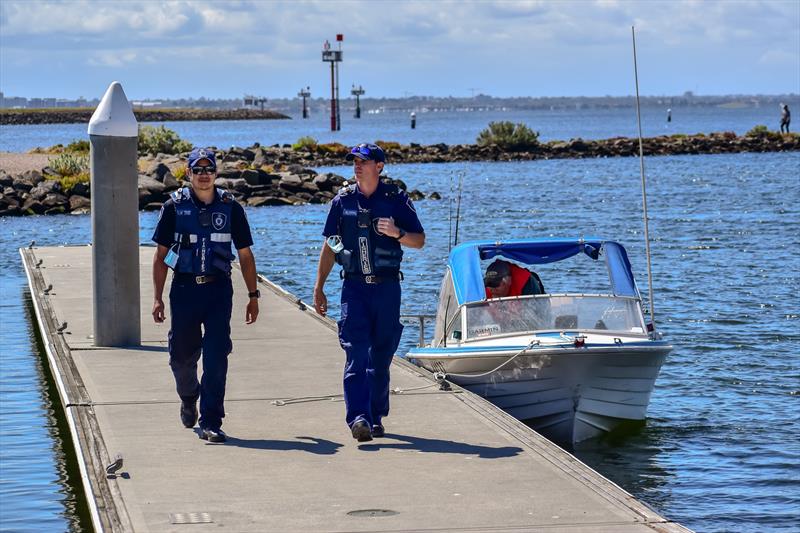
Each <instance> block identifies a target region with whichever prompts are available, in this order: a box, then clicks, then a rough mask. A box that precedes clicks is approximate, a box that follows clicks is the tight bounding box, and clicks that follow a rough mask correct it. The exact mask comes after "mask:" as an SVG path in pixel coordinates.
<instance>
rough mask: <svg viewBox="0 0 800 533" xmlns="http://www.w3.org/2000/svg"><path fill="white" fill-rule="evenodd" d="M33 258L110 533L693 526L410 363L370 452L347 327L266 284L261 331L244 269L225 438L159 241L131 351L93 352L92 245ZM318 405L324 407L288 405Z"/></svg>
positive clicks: (52, 347) (100, 518) (30, 264)
mask: <svg viewBox="0 0 800 533" xmlns="http://www.w3.org/2000/svg"><path fill="white" fill-rule="evenodd" d="M21 254H22V257H23V261H24V264H25V269H26V272H27V274H28V279H29V282H30V285H31V294H32V298H33V303H34V308H35V313H36V317H37V321H38V323H39V328H40V330H41V332H42V337H43V340H44V343H45V346H46V349H47V352H48V358H49V360H50V366H51V369H52V371H53V373H54V376H55V380H56V382H57V385H58V388H59V393H60V395H61V401H62V405H63V406H64V409H65V412H66V414H67V418H68V421H69V424H70V428H71V431H72V436H73V443H74V445H75V447H76V449H77V455H78V460H79V462H80V464H81V470H82V474H83V478H84V479H83V481H84V486H85V489H86V492H87V495H88V498H89V500H90V502H89V504H90V507H91V509H92V515H93V521H94V523H95V528H96V529H97V530H102V531H159V532H160V531H175V532H183V531H190V532H202V531H236V532H246V531H259V532H261V531H281V532H284V531H285V532H288V531H315V532H316V531H428V532H430V531H437V532H443V531H472V532H475V531H494V532H496V531H548V532H552V531H565V532H637V531H642V532H646V531H661V532H669V531H688V530H686V529H685V528H683V527H682V526H680V525H678V524H675V523H673V522H670V521H669V520H667V519H665V518H664V517H662V516H660V515H658V514H657V513H656V512H654V511H653V510H651V509H650V508H649V507H647V506H646V505H644V504H642V503H640V502H638V501H636V500H635V499H634V498H633V497H632V496H631V495H629V494H628V493H626V492H625V491H623V490H622V489H620V488H619V487H617V486H616V485H614V484H612V483H611V482H609V481H608V480H606V479H605V478H603V477H602V476H600V475H599V474H597V473H596V472H594V471H592V470H591V469H589V468H588V467H586V466H585V465H583V464H582V463H580V462H579V461H578V460H576V459H575V458H574V457H573V456H571V455H570V454H568V453H566V452H564V451H563V450H561V449H560V448H559V447H557V446H555V445H554V444H551V443H550V442H549V441H547V440H546V439H544V438H542V437H540V436H539V435H538V434H536V433H535V432H534V431H533V430H531V429H530V428H528V427H527V426H525V425H523V424H521V423H520V422H518V421H516V420H515V419H513V418H511V417H510V416H508V415H506V414H505V413H503V412H502V411H501V410H499V409H497V408H495V407H494V406H492V405H491V404H489V403H487V402H485V401H484V400H482V399H481V398H479V397H477V396H475V395H473V394H471V393H469V392H466V391H460V390H458V389H457V388H456V390H455V391H454V392H446V391H440V390H438V387H437V386H436V385H435V383H434V382H433V381H432V380H431V379H430V377H429V376H428V374H427V372H425V371H422V370H420V369H417V368H416V367H414V366H412V365H410V364H409V363H407V362H405V361H402V360H397V359H398V358H396V362H395V364H394V365H393V367H392V387H393V388H399V389H401V390H404V391H405V392H400V393H398V394H393V395H392V398H391V402H392V412H391V415H390V416H389V417H388V418H387V419H386V430H387V435H386V437H385V438H382V439H376V440H373V441H372V442H369V443H365V444H360V445H359V444H358V443H357V442H356V441H354V440H353V439H352V437H351V436H350V433H349V431H348V429H347V427H346V425H345V423H344V406H343V404H342V403H341V401H340V397H334V399H330V398H327V397H328V396H334V395H338V394H340V393H341V388H342V385H341V375H342V368H343V363H344V354H343V352H342V350H341V348H340V347H339V344H338V340H337V337H336V331H335V323H333V322H332V321H331V320H328V319H322V318H321V317H319V316H318V315H316V314H315V313H314V312H313V310H312V309H309V308H307V307H306V306H305V305H303V304H302V302H299V301H298V300H297V299H296V298H295V297H293V296H291V295H289V294H288V293H285V292H284V291H282V290H281V289H280V288H278V287H276V286H275V285H272V284H271V283H269V282H268V281H266V280H261V282H260V283H261V290H262V295H263V297H262V300H261V314H260V316H259V319H258V322H257V323H256V324H255V325H252V326H246V325H245V324H244V308H245V298H246V292H247V291H246V289H245V287H244V284H243V282H242V280H241V276H240V275H239V273H238V271H236V272H234V288H235V289H234V290H235V291H236V295H235V301H234V319H233V324H232V329H233V333H232V336H233V342H234V351H233V354H231V356H230V367H229V374H228V388H227V395H226V412H227V417H226V418H225V421H224V429H225V430H226V432H227V433H228V435H229V437H230V439H229V441H228V442H227V443H226V444H209V443H207V442H205V441H202V440H200V439H198V436H197V434H196V433H195V431H194V430H191V429H185V428H183V426H182V425H181V422H180V419H179V416H178V409H179V405H180V403H179V400H178V398H177V396H176V394H175V390H174V383H173V380H172V374H171V372H170V369H169V366H168V353H167V348H166V337H167V331H168V328H169V326H168V325H166V324H165V325H156V324H155V323H153V320H152V318H151V317H150V301H151V299H150V295H151V294H152V290H151V286H150V264H151V259H152V254H153V248H147V247H143V248H141V249H140V265H141V280H142V287H141V294H142V309H141V312H142V346H141V347H136V348H130V349H117V348H95V347H94V346H93V345H92V337H91V334H92V310H91V305H92V295H91V275H92V273H91V248H89V247H86V246H83V247H79V246H76V247H60V248H33V249H27V248H26V249H23V250H21ZM165 292H166V291H165ZM122 304H123V302H120V305H122ZM167 324H168V322H167ZM410 389H414V390H410ZM309 396H311V397H322V398H323V399H317V400H314V399H313V398H311V399H310V400H312V401H299V402H292V401H289V402H286V404H285V405H282V403H283V402H281V401H278V400H287V399H291V398H300V397H309ZM117 454H121V456H122V467H121V468H119V469H118V470H117V471H116V472H115V473H114V474H111V475H107V473H106V470H105V468H106V465H108V464H110V463H112V462H113V461H114V458H115V456H117Z"/></svg>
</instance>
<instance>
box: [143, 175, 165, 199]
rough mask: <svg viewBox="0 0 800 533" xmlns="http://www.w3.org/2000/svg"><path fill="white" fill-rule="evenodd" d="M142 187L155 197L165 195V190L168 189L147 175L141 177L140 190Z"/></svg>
mask: <svg viewBox="0 0 800 533" xmlns="http://www.w3.org/2000/svg"><path fill="white" fill-rule="evenodd" d="M142 187H144V188H145V189H147V190H148V191H149V192H150V194H155V195H160V194H164V189H165V188H166V187H165V186H164V184H163V183H161V182H160V181H157V180H155V179H154V178H151V177H149V176H145V175H139V188H140V189H141V188H142Z"/></svg>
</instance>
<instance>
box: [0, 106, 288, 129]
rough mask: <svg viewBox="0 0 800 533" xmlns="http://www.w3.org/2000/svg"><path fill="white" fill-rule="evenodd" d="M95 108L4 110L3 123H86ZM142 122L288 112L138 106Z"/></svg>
mask: <svg viewBox="0 0 800 533" xmlns="http://www.w3.org/2000/svg"><path fill="white" fill-rule="evenodd" d="M92 113H94V109H92V108H90V107H86V108H63V109H0V125H3V126H18V125H25V124H85V123H88V122H89V119H90V118H91V117H92ZM133 114H134V116H135V117H136V120H137V121H139V122H182V121H189V120H277V119H290V118H291V117H289V116H288V115H284V114H283V113H278V112H277V111H271V110H269V109H265V110H264V111H261V110H258V109H134V110H133Z"/></svg>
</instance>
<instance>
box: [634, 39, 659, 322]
mask: <svg viewBox="0 0 800 533" xmlns="http://www.w3.org/2000/svg"><path fill="white" fill-rule="evenodd" d="M631 37H632V38H633V77H634V80H635V82H636V122H637V123H638V126H639V172H640V174H641V178H642V216H643V217H644V245H645V252H646V256H647V286H648V295H649V296H648V298H649V303H650V324H652V326H653V331H652V335H653V336H655V334H656V312H655V304H654V303H653V272H652V269H651V268H650V232H649V231H648V223H647V222H648V220H647V183H646V181H645V178H644V148H643V147H642V114H641V109H640V106H639V69H638V67H637V66H636V29H635V27H634V26H631Z"/></svg>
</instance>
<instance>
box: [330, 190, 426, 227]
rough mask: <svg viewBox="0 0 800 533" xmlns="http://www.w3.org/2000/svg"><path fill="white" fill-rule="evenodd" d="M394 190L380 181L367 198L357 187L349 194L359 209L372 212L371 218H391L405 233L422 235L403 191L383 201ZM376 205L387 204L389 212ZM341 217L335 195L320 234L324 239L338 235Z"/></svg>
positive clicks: (338, 198) (340, 207)
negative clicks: (352, 195) (356, 202)
mask: <svg viewBox="0 0 800 533" xmlns="http://www.w3.org/2000/svg"><path fill="white" fill-rule="evenodd" d="M394 188H395V185H389V184H387V183H384V182H383V180H380V181H379V182H378V188H377V189H375V192H374V193H372V195H371V196H370V197H369V198H367V197H366V196H364V195H363V194H362V193H361V191H359V190H358V187H356V191H355V192H352V193H350V194H354V195H355V196H356V200H357V201H358V205H359V206H360V207H361V209H369V210H371V211H372V217H373V218H379V217H380V218H384V217H385V218H389V217H392V218H393V219H394V225H395V226H397V227H398V228H400V229H402V230H404V231H406V232H407V233H424V232H425V230H424V229H423V227H422V224H421V223H420V221H419V218H417V210H416V209H414V204H413V203H411V198H409V197H408V194H406V192H405V191H403V190H402V189H400V191H399V193H398V194H397V196H395V197H394V198H393V199H392V200H390V201H389V202H384V201H383V199H384V197H386V194H387V192H389V191H391V190H392V189H394ZM378 204H380V205H381V206H382V207H385V206H387V204H388V205H390V206H391V207H390V208H389V209H390V212H383V211H382V210H381V209H380V208H378V209H377V210H376V206H377V205H378ZM341 216H342V201H341V198H340V197H339V195H337V196H336V197H335V198H334V199H333V201H331V210H330V211H328V219H327V220H326V221H325V229H323V230H322V234H323V235H324V236H325V237H330V236H331V235H338V234H339V219H340V218H341Z"/></svg>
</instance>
